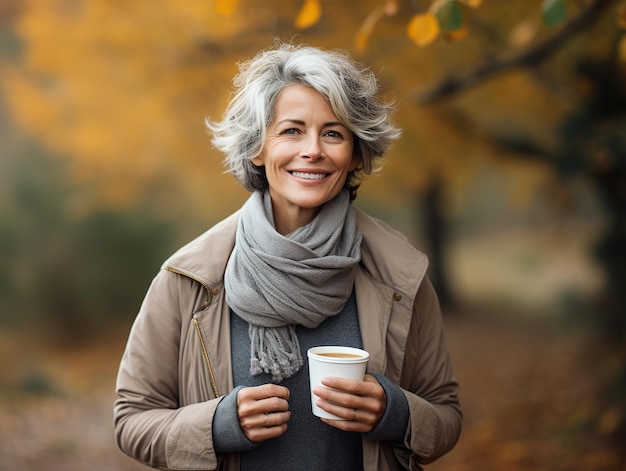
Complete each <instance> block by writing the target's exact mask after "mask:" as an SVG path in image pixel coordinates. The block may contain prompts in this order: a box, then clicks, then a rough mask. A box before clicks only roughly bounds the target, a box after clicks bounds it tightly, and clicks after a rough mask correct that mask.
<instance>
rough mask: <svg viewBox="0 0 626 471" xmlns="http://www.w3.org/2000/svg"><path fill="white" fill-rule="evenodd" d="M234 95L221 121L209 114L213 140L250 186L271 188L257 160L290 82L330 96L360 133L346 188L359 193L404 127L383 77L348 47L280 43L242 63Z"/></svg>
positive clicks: (230, 168)
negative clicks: (382, 91)
mask: <svg viewBox="0 0 626 471" xmlns="http://www.w3.org/2000/svg"><path fill="white" fill-rule="evenodd" d="M233 84H234V86H235V91H234V95H233V97H232V99H231V101H230V103H229V105H228V106H227V108H226V112H225V114H224V117H223V119H222V120H221V121H219V122H212V121H209V120H207V121H206V124H207V126H208V128H209V130H210V131H211V132H212V133H213V138H212V143H213V145H214V147H215V148H216V149H218V150H219V151H221V152H222V153H223V154H224V156H225V157H224V164H225V166H226V170H227V172H230V173H232V174H233V176H234V177H235V179H236V180H237V181H238V182H239V183H240V184H241V185H242V186H243V187H244V188H246V189H247V190H249V191H256V190H266V189H267V188H268V186H269V184H268V181H267V177H266V175H265V168H264V167H259V166H256V165H254V164H253V163H252V162H251V159H253V158H255V157H257V156H258V155H259V154H260V153H261V151H262V149H263V145H264V142H265V137H266V129H267V127H268V125H269V124H270V123H271V122H272V119H273V114H274V105H275V103H276V100H277V98H278V95H279V93H280V92H281V91H282V90H283V89H284V88H285V87H287V86H288V85H292V84H302V85H306V86H309V87H311V88H313V89H315V90H316V91H317V92H319V93H320V94H321V95H323V96H324V97H325V98H327V99H328V101H329V103H330V106H331V108H332V110H333V112H334V113H335V115H336V116H337V118H338V119H339V120H340V121H341V123H342V124H343V125H344V126H346V128H348V129H349V130H350V131H351V132H352V133H353V135H354V148H355V152H356V153H357V154H358V155H359V157H360V163H359V165H358V166H357V168H356V169H355V170H354V171H352V172H350V173H349V174H348V177H347V178H346V188H348V189H349V190H350V194H351V198H352V199H354V198H355V197H356V190H357V188H358V187H359V184H360V181H361V178H362V176H363V174H370V173H372V171H374V170H375V169H377V168H378V167H379V165H380V162H379V159H380V158H381V157H382V156H383V155H384V154H385V152H387V149H388V148H389V145H390V144H391V141H392V140H393V139H397V138H398V137H399V136H400V129H398V128H396V127H395V126H394V125H393V124H392V123H391V118H390V114H391V112H392V111H393V106H392V105H391V104H390V103H386V102H384V101H382V100H381V99H380V98H379V96H378V89H379V85H378V80H377V79H376V77H375V75H374V74H373V73H372V72H371V71H370V70H369V69H368V68H366V67H365V66H363V65H361V64H359V63H357V62H356V61H354V60H353V59H352V58H351V57H350V56H349V55H348V54H347V53H345V52H343V51H329V50H323V49H320V48H315V47H311V46H303V45H300V46H296V45H290V44H284V43H279V42H278V43H276V45H275V46H274V47H273V48H272V49H268V50H265V51H261V52H260V53H258V54H257V55H256V56H255V57H254V58H253V59H251V60H249V61H246V62H244V63H242V64H240V65H239V73H238V74H237V75H236V76H235V78H234V80H233Z"/></svg>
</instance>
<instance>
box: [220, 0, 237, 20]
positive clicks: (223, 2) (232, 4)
mask: <svg viewBox="0 0 626 471" xmlns="http://www.w3.org/2000/svg"><path fill="white" fill-rule="evenodd" d="M215 9H216V10H217V12H218V13H219V14H220V15H224V16H229V15H232V14H233V13H234V12H235V10H236V9H237V0H216V3H215Z"/></svg>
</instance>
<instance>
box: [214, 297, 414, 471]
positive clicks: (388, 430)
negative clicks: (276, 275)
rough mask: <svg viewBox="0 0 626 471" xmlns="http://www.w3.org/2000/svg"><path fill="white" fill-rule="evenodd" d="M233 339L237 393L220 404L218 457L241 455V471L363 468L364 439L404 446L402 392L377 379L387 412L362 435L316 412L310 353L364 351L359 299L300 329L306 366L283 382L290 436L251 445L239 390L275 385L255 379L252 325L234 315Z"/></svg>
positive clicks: (216, 422) (405, 413)
mask: <svg viewBox="0 0 626 471" xmlns="http://www.w3.org/2000/svg"><path fill="white" fill-rule="evenodd" d="M230 318H231V319H230V320H231V341H232V345H236V346H237V347H238V348H236V349H235V348H233V350H232V358H233V377H234V384H235V389H234V390H233V391H232V392H231V393H229V394H228V395H227V396H226V397H224V399H223V400H222V401H221V402H220V404H219V406H218V408H217V410H216V414H215V418H214V421H213V442H214V446H215V450H216V452H217V453H218V454H221V453H232V452H241V455H240V459H241V470H242V471H247V470H254V471H264V470H268V471H269V470H272V471H277V470H283V469H284V470H294V469H297V470H299V471H300V470H302V471H306V470H316V471H318V470H326V469H341V470H361V469H363V463H362V445H361V443H362V438H365V439H369V440H386V441H390V442H401V441H402V440H403V438H404V435H405V432H406V428H407V425H408V420H409V409H408V404H407V402H406V398H405V396H404V394H403V393H402V391H401V390H400V388H399V387H398V386H396V385H394V384H393V383H391V382H390V381H389V380H387V379H386V378H384V377H382V376H378V375H377V376H376V378H377V380H378V381H379V382H380V383H381V385H382V386H383V388H384V389H385V393H386V395H387V409H386V412H385V415H384V416H383V418H382V420H381V421H380V422H379V424H378V425H377V426H376V427H375V428H374V429H373V430H372V431H371V432H369V433H368V434H365V436H364V437H363V436H362V435H361V434H359V433H353V432H344V431H341V430H338V429H335V428H333V427H330V426H329V425H326V424H324V423H323V422H322V421H321V420H320V419H319V418H317V417H315V416H314V415H313V414H312V412H311V402H310V392H309V372H308V359H307V358H306V351H307V350H308V349H309V348H310V347H313V346H317V345H346V346H352V347H359V348H360V347H362V343H361V336H360V333H359V320H358V316H357V310H356V301H355V297H354V293H353V295H352V296H351V297H350V299H349V300H348V302H347V303H346V305H345V306H344V309H343V311H342V312H341V313H340V314H339V315H337V316H335V317H330V318H328V319H327V320H325V321H324V322H323V323H322V324H321V325H320V326H319V327H317V328H315V329H307V328H305V327H302V326H298V327H297V333H298V339H299V341H300V348H301V350H302V356H303V358H304V361H305V363H304V366H303V367H302V369H301V370H300V371H299V372H298V373H297V374H295V375H294V376H292V377H290V378H287V379H285V380H283V381H282V382H281V383H280V384H281V385H283V386H285V387H287V388H288V389H289V391H290V400H289V409H290V410H291V418H290V420H289V422H288V424H287V427H288V428H287V432H286V433H285V434H283V435H282V436H280V437H277V438H274V439H271V440H267V441H265V442H263V443H261V444H257V443H253V442H251V441H249V440H248V439H247V438H246V437H245V436H244V434H243V432H242V430H241V428H240V427H239V421H238V418H237V392H238V391H239V389H241V388H242V387H246V386H258V385H261V384H265V383H270V382H272V381H271V376H270V375H266V374H261V375H256V376H251V375H250V373H249V370H250V339H249V336H248V324H247V323H246V322H245V321H243V320H242V319H241V318H239V317H238V316H237V315H235V314H234V313H233V312H232V311H231V316H230Z"/></svg>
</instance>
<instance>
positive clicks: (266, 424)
mask: <svg viewBox="0 0 626 471" xmlns="http://www.w3.org/2000/svg"><path fill="white" fill-rule="evenodd" d="M265 428H267V412H266V413H265Z"/></svg>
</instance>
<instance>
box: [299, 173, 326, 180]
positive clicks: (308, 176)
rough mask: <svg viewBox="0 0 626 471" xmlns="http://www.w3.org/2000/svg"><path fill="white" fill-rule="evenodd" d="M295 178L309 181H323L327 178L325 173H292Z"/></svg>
mask: <svg viewBox="0 0 626 471" xmlns="http://www.w3.org/2000/svg"><path fill="white" fill-rule="evenodd" d="M291 174H292V175H293V176H294V177H298V178H306V179H308V180H322V179H323V178H326V174H325V173H307V172H291Z"/></svg>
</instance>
